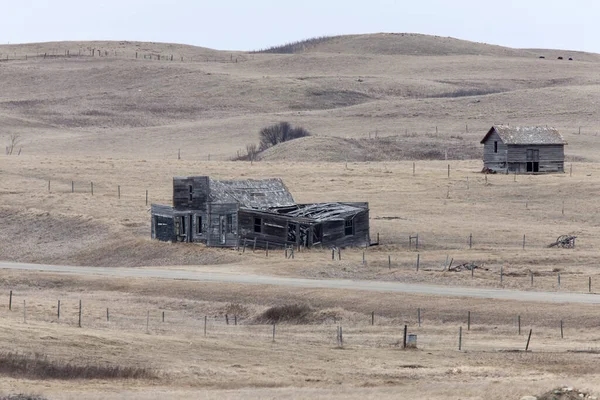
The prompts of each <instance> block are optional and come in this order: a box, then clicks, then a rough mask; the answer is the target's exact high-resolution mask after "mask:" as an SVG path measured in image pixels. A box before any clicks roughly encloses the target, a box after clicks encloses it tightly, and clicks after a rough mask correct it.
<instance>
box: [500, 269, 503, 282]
mask: <svg viewBox="0 0 600 400" xmlns="http://www.w3.org/2000/svg"><path fill="white" fill-rule="evenodd" d="M503 280H504V266H501V267H500V285H502V281H503Z"/></svg>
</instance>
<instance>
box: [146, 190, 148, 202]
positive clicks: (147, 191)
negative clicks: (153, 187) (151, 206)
mask: <svg viewBox="0 0 600 400" xmlns="http://www.w3.org/2000/svg"><path fill="white" fill-rule="evenodd" d="M146 205H148V189H146Z"/></svg>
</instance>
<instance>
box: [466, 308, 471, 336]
mask: <svg viewBox="0 0 600 400" xmlns="http://www.w3.org/2000/svg"><path fill="white" fill-rule="evenodd" d="M467 330H468V331H470V330H471V311H468V313H467Z"/></svg>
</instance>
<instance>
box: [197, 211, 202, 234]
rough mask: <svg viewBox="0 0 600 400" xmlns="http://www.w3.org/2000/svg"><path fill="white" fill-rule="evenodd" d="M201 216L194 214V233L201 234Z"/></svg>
mask: <svg viewBox="0 0 600 400" xmlns="http://www.w3.org/2000/svg"><path fill="white" fill-rule="evenodd" d="M202 232H203V230H202V216H201V215H196V233H197V234H198V235H202Z"/></svg>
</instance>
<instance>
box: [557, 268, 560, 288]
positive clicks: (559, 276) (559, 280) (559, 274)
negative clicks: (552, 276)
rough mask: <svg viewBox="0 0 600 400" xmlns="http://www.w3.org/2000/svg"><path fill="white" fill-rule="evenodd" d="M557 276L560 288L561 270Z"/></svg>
mask: <svg viewBox="0 0 600 400" xmlns="http://www.w3.org/2000/svg"><path fill="white" fill-rule="evenodd" d="M557 278H558V288H559V289H560V272H559V273H558V276H557Z"/></svg>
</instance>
